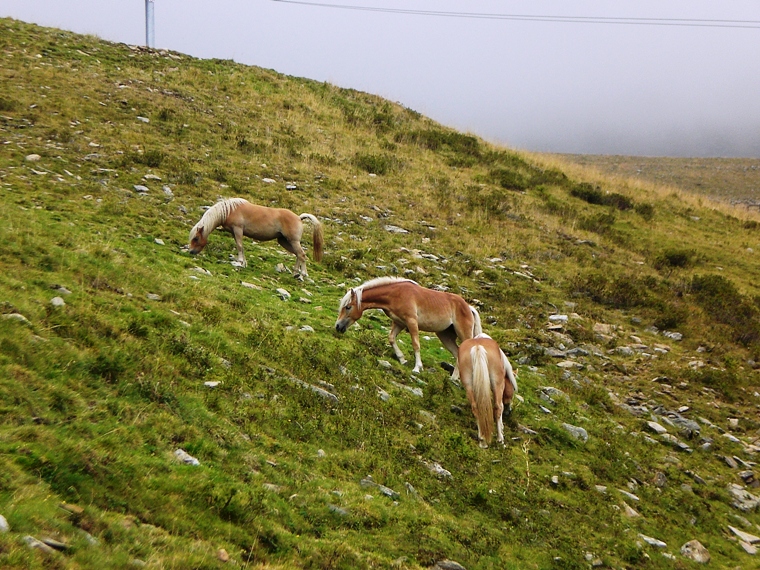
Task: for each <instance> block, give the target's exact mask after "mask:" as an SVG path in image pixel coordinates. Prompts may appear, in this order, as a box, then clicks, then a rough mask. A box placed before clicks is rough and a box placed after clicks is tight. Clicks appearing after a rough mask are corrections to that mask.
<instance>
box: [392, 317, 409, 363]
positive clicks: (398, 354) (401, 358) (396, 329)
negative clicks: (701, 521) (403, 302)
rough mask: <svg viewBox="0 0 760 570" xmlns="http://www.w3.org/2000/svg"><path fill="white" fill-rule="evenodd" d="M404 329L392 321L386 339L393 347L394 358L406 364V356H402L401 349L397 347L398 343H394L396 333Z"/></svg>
mask: <svg viewBox="0 0 760 570" xmlns="http://www.w3.org/2000/svg"><path fill="white" fill-rule="evenodd" d="M403 330H404V327H403V326H402V325H400V324H398V323H397V322H395V321H394V322H393V326H392V327H391V333H390V334H389V335H388V340H389V341H390V343H391V347H393V352H394V353H395V354H396V358H398V361H399V362H400V363H401V364H406V358H404V353H403V352H401V349H400V348H399V347H398V344H396V337H397V336H398V333H400V332H401V331H403Z"/></svg>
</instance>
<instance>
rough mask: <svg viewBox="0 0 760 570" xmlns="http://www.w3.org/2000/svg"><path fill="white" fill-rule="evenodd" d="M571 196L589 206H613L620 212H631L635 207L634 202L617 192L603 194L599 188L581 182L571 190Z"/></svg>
mask: <svg viewBox="0 0 760 570" xmlns="http://www.w3.org/2000/svg"><path fill="white" fill-rule="evenodd" d="M570 195H571V196H574V197H576V198H580V199H581V200H583V201H584V202H588V203H589V204H595V205H598V206H612V207H613V208H617V209H618V210H623V211H624V210H630V209H632V208H633V207H634V204H633V200H631V199H630V198H628V197H627V196H623V195H622V194H618V193H617V192H603V191H602V189H601V188H600V187H599V186H592V185H591V184H589V183H588V182H581V183H580V184H576V185H575V186H573V187H572V188H571V189H570Z"/></svg>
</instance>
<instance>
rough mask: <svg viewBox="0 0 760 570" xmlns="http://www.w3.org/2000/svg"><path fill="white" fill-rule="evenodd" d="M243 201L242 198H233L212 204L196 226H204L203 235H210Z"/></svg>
mask: <svg viewBox="0 0 760 570" xmlns="http://www.w3.org/2000/svg"><path fill="white" fill-rule="evenodd" d="M242 203H243V200H242V199H241V198H232V199H229V200H224V201H223V202H217V203H216V204H214V205H213V206H211V207H210V208H209V209H208V210H206V212H205V213H204V214H203V216H202V217H201V219H200V221H199V222H198V223H197V224H195V226H196V227H198V226H203V237H206V236H208V234H210V233H211V232H213V231H214V230H215V229H216V228H217V227H219V226H220V225H221V224H222V222H224V220H226V219H227V216H229V215H230V214H231V213H232V212H233V211H234V210H235V209H236V208H237V207H238V206H239V205H240V204H242Z"/></svg>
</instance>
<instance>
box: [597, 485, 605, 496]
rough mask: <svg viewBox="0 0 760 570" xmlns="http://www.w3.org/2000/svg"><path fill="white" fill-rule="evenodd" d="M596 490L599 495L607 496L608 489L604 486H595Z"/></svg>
mask: <svg viewBox="0 0 760 570" xmlns="http://www.w3.org/2000/svg"><path fill="white" fill-rule="evenodd" d="M594 489H595V490H596V492H597V493H601V494H602V495H606V494H607V487H605V486H604V485H594Z"/></svg>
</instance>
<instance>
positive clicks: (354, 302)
mask: <svg viewBox="0 0 760 570" xmlns="http://www.w3.org/2000/svg"><path fill="white" fill-rule="evenodd" d="M367 309H380V310H382V311H383V312H384V313H385V314H386V316H388V317H389V318H390V319H391V321H392V322H393V326H392V327H391V332H390V335H389V337H388V340H389V341H390V343H391V346H392V347H393V352H394V353H395V354H396V357H397V358H398V360H399V362H401V364H405V363H406V359H405V358H404V355H403V353H402V352H401V349H400V348H399V347H398V344H396V336H397V335H398V333H400V332H401V331H403V330H408V331H409V334H410V335H411V337H412V348H413V349H414V370H412V373H413V374H417V373H419V372H420V371H421V370H422V358H421V357H420V335H419V331H421V330H422V331H430V332H434V333H435V334H436V335H437V336H438V338H439V339H441V342H442V343H443V346H445V347H446V348H447V349H448V351H449V352H451V354H452V355H453V356H454V358H457V338H458V339H459V340H465V339H468V338H472V337H473V335H476V334H480V333H481V332H482V328H481V325H480V315H479V314H478V311H477V310H476V309H475V307H471V306H470V305H468V304H467V301H465V300H464V299H462V297H460V296H459V295H454V294H453V293H442V292H439V291H433V290H432V289H426V288H425V287H420V286H419V285H418V284H417V283H415V282H414V281H412V280H410V279H400V278H397V277H378V278H377V279H372V280H370V281H367V282H365V283H362V284H361V285H359V286H358V287H354V288H353V289H350V290H349V291H348V293H346V294H345V295H344V297H343V299H342V300H341V302H340V306H339V307H338V313H339V314H338V320H337V321H336V322H335V330H337V331H338V332H341V333H343V332H346V329H347V328H348V327H350V326H351V325H352V324H354V322H356V321H357V320H359V318H361V316H362V313H364V311H366V310H367ZM458 377H459V371H458V370H457V369H456V368H455V369H454V373H453V374H452V378H458Z"/></svg>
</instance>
